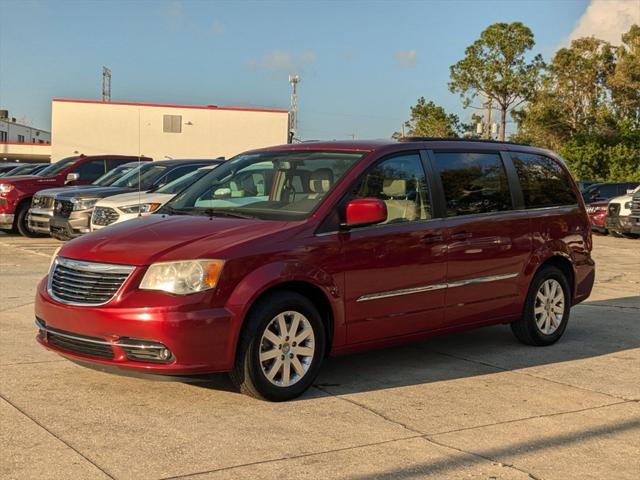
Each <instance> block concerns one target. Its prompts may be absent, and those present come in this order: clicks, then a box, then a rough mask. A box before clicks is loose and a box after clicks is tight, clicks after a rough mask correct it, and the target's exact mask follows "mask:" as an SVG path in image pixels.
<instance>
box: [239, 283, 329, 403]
mask: <svg viewBox="0 0 640 480" xmlns="http://www.w3.org/2000/svg"><path fill="white" fill-rule="evenodd" d="M325 343H326V335H325V328H324V325H323V323H322V320H321V317H320V314H319V313H318V310H317V309H316V307H315V306H314V305H313V303H312V302H311V301H310V300H309V299H308V298H306V297H304V296H302V295H300V294H298V293H295V292H289V291H287V292H278V293H274V294H271V295H268V296H267V297H265V298H263V299H261V300H259V301H258V303H257V304H256V305H255V306H254V307H253V308H252V309H251V312H250V313H249V315H248V316H247V319H246V324H245V328H244V330H243V333H242V336H241V339H240V344H239V345H238V355H237V360H236V365H235V367H234V369H233V371H232V372H231V373H230V377H231V380H232V381H233V383H234V384H235V385H236V386H237V387H238V388H239V389H240V391H241V392H242V393H245V394H247V395H251V396H252V397H256V398H259V399H263V400H271V401H283V400H290V399H292V398H295V397H297V396H299V395H301V394H302V393H304V392H305V391H306V390H307V389H308V388H309V387H310V386H311V385H312V383H313V381H314V380H315V378H316V376H317V375H318V372H319V370H320V364H321V363H322V359H323V357H324V351H325Z"/></svg>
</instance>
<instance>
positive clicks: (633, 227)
mask: <svg viewBox="0 0 640 480" xmlns="http://www.w3.org/2000/svg"><path fill="white" fill-rule="evenodd" d="M629 224H630V226H629V233H636V234H640V216H638V217H635V216H633V217H629Z"/></svg>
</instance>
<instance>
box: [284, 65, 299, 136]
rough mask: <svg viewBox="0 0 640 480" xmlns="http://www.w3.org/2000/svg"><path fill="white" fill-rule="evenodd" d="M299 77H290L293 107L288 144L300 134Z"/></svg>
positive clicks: (290, 108) (290, 113) (290, 110)
mask: <svg viewBox="0 0 640 480" xmlns="http://www.w3.org/2000/svg"><path fill="white" fill-rule="evenodd" d="M298 83H300V77H299V76H298V75H289V85H291V105H290V107H289V131H288V132H287V143H293V139H294V137H295V136H296V133H297V132H298Z"/></svg>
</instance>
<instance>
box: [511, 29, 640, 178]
mask: <svg viewBox="0 0 640 480" xmlns="http://www.w3.org/2000/svg"><path fill="white" fill-rule="evenodd" d="M622 39H623V45H622V46H621V47H619V48H617V49H614V48H613V47H611V45H610V44H608V43H607V42H604V41H602V40H599V39H597V38H593V37H589V38H580V39H577V40H574V41H573V42H572V43H571V45H570V46H569V47H567V48H562V49H560V50H558V51H557V52H556V54H555V55H554V57H553V59H552V61H551V62H550V64H549V66H548V68H547V70H546V74H545V75H544V77H543V79H542V81H541V83H540V89H539V90H538V91H537V92H536V94H535V95H534V96H532V97H531V99H530V100H529V102H528V103H527V104H526V106H525V107H524V108H522V109H520V110H517V111H514V112H513V117H514V118H515V119H516V121H517V123H518V133H517V134H516V135H513V136H512V140H515V141H520V142H526V143H531V144H533V145H537V146H541V147H546V148H551V149H553V150H557V151H559V152H560V154H561V155H562V156H563V157H564V158H565V159H566V160H567V163H568V165H569V167H570V168H571V170H572V171H573V173H574V175H576V176H577V177H578V178H583V179H593V180H602V181H631V180H635V179H638V178H640V149H639V148H638V147H639V146H640V119H639V116H640V61H639V57H638V53H640V46H639V45H638V42H639V41H640V28H639V27H638V26H637V25H634V26H633V27H631V29H630V30H629V32H627V33H625V34H624V35H623V36H622Z"/></svg>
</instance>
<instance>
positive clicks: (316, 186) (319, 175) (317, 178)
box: [309, 168, 333, 193]
mask: <svg viewBox="0 0 640 480" xmlns="http://www.w3.org/2000/svg"><path fill="white" fill-rule="evenodd" d="M331 185H333V172H332V171H331V169H330V168H319V169H318V170H314V171H313V172H311V176H310V177H309V189H310V190H311V191H312V192H313V193H327V192H328V191H329V190H330V189H331Z"/></svg>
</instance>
